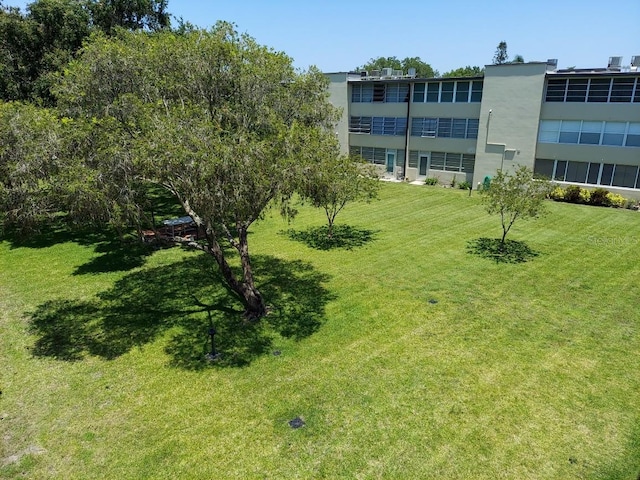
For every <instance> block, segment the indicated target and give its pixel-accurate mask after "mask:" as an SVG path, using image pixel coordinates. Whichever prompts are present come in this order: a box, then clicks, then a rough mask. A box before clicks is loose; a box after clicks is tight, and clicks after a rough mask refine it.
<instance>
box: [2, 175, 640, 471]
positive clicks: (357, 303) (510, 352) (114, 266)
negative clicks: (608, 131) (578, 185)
mask: <svg viewBox="0 0 640 480" xmlns="http://www.w3.org/2000/svg"><path fill="white" fill-rule="evenodd" d="M548 206H549V210H550V213H549V215H548V216H546V217H544V218H543V219H540V220H537V221H533V222H522V223H516V224H515V226H514V228H513V230H512V233H510V238H512V239H514V240H519V241H523V242H526V244H527V245H528V246H529V247H530V248H531V249H533V250H534V251H536V252H538V254H539V255H538V256H537V257H535V258H533V259H532V260H530V261H528V262H526V263H496V262H494V261H491V260H488V259H486V258H481V257H479V256H475V255H471V254H469V253H468V252H467V243H468V242H469V241H471V240H474V239H477V238H480V237H498V236H499V234H500V224H499V219H498V218H497V217H489V216H488V215H486V214H485V213H484V210H483V207H482V205H481V204H480V202H479V198H478V197H477V196H475V194H474V196H473V197H468V196H467V194H466V193H465V192H463V191H458V190H450V189H442V188H438V187H425V186H412V185H404V184H385V185H384V186H383V188H382V191H381V199H380V200H379V201H376V202H374V203H372V204H370V205H352V206H349V207H347V210H346V211H345V212H344V213H343V214H342V215H341V216H339V217H338V222H339V223H342V224H348V225H350V226H353V227H358V228H361V229H365V230H369V231H372V232H373V237H372V240H370V241H369V242H368V243H366V244H365V245H364V246H362V247H358V248H354V249H352V250H342V249H334V250H324V251H322V250H315V249H312V248H309V247H308V246H306V245H305V244H304V243H301V242H299V241H295V240H292V239H291V238H290V237H289V236H287V235H286V234H285V233H284V232H285V231H286V230H288V229H290V228H293V229H295V230H305V229H307V228H309V227H312V226H318V225H321V224H322V223H323V214H322V212H320V211H317V210H311V209H309V208H307V207H303V208H302V209H301V212H300V215H299V217H298V218H297V219H296V221H295V222H294V223H293V224H291V225H287V224H286V223H285V222H284V221H283V220H281V219H280V218H279V217H278V216H277V215H276V214H275V213H274V214H273V215H272V216H268V218H266V219H265V220H264V221H262V222H261V223H260V224H258V225H256V226H255V228H254V229H253V234H252V236H251V239H250V242H251V248H252V251H253V253H254V255H255V267H256V271H257V272H256V273H257V276H258V280H259V282H260V285H261V286H262V290H263V291H264V292H265V294H266V295H267V296H268V299H269V301H270V303H272V304H273V305H274V311H273V313H272V314H271V315H269V317H267V319H265V320H263V321H262V322H261V323H260V324H259V325H252V326H245V325H242V324H241V323H240V322H239V320H238V318H237V315H235V314H234V313H233V310H234V309H238V308H239V306H238V305H237V304H234V303H233V302H232V301H230V300H229V297H228V295H227V293H226V292H225V291H224V289H222V288H220V287H219V286H218V285H217V284H214V285H211V279H214V281H215V278H217V277H216V275H215V273H214V272H213V270H212V269H211V265H210V264H209V262H208V261H206V259H204V258H203V257H202V256H200V255H197V254H194V253H190V252H186V251H183V250H181V249H179V248H172V249H164V250H158V251H155V252H148V251H144V250H142V249H139V248H132V249H123V248H122V247H121V246H119V245H117V243H114V242H112V241H109V239H105V238H101V237H100V236H95V235H94V236H86V235H85V236H79V235H78V236H76V237H75V240H71V237H70V236H68V235H66V234H64V233H58V234H51V235H48V236H45V237H42V238H39V239H37V240H36V241H32V242H30V243H25V244H20V243H15V242H10V241H4V242H2V243H0V306H1V307H2V308H1V309H0V362H1V368H0V390H2V394H1V395H0V478H8V479H13V478H29V479H50V478H59V479H69V478H73V479H76V478H77V479H88V478H110V479H111V478H113V479H129V478H130V479H144V478H150V479H162V478H167V479H174V478H189V479H190V478H202V479H210V478H230V479H233V478H242V479H253V478H256V479H258V478H270V479H276V478H278V479H279V478H282V479H292V478H301V479H308V478H329V479H335V478H359V479H370V478H387V479H404V478H406V479H415V478H443V479H468V478H473V479H500V478H504V479H571V478H576V479H603V480H605V479H607V480H608V479H628V480H636V479H637V477H638V474H639V473H640V331H639V326H640V313H639V309H638V307H639V303H640V273H639V272H640V214H638V213H636V212H632V211H628V210H614V209H605V208H597V207H588V206H579V205H569V204H557V203H549V205H548ZM123 255H124V256H126V258H123ZM195 299H198V301H199V302H201V303H207V304H213V305H215V308H216V310H215V311H213V315H212V318H213V320H214V321H215V323H216V328H217V329H218V332H219V333H218V336H217V342H218V348H219V349H220V350H223V351H224V356H223V357H222V359H221V361H219V362H218V363H216V364H213V365H209V364H207V363H206V362H203V361H202V357H203V354H204V353H206V351H207V348H208V344H207V328H208V317H207V314H206V313H205V312H204V311H203V310H202V308H201V307H199V306H198V304H197V302H196V300H195ZM274 353H276V354H274ZM278 353H279V354H278ZM297 416H300V417H301V418H302V419H303V420H304V422H305V423H306V425H305V426H304V427H303V428H300V429H292V428H291V427H290V426H289V425H288V421H289V420H291V419H293V418H295V417H297Z"/></svg>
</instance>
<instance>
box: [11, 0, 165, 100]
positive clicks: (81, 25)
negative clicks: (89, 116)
mask: <svg viewBox="0 0 640 480" xmlns="http://www.w3.org/2000/svg"><path fill="white" fill-rule="evenodd" d="M166 8H167V1H166V0H35V1H34V2H32V3H30V4H29V5H28V8H27V12H26V13H22V12H21V11H20V10H19V9H17V8H12V7H4V6H2V4H0V100H5V101H8V100H26V101H35V102H38V103H43V104H46V105H52V104H53V103H54V98H53V96H52V95H51V92H50V88H51V86H52V85H54V84H55V81H56V76H57V75H58V74H59V73H60V72H62V70H63V69H64V67H65V65H66V64H67V63H68V62H69V61H70V60H71V59H72V58H73V57H74V56H75V54H76V53H77V52H78V50H79V49H80V47H81V46H82V43H83V42H84V41H85V40H87V39H88V38H89V36H90V34H91V33H92V32H95V33H98V32H101V33H104V34H107V35H112V34H114V33H115V31H116V29H117V28H124V29H130V30H151V31H157V30H160V29H163V28H167V27H169V25H170V22H169V15H168V13H167V12H166Z"/></svg>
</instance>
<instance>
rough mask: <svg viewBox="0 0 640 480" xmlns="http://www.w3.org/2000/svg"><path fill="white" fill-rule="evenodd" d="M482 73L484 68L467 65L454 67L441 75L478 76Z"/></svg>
mask: <svg viewBox="0 0 640 480" xmlns="http://www.w3.org/2000/svg"><path fill="white" fill-rule="evenodd" d="M482 75H484V68H480V67H477V66H473V67H472V66H470V65H467V66H466V67H461V68H456V69H455V70H451V71H450V72H445V73H443V74H442V76H443V77H480V76H482Z"/></svg>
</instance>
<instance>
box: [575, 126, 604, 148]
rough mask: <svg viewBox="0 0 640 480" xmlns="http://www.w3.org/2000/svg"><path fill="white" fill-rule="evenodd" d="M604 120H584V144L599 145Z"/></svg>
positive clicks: (581, 136)
mask: <svg viewBox="0 0 640 480" xmlns="http://www.w3.org/2000/svg"><path fill="white" fill-rule="evenodd" d="M602 125H603V122H582V129H581V130H580V142H579V143H581V144H583V145H599V144H600V134H601V133H602Z"/></svg>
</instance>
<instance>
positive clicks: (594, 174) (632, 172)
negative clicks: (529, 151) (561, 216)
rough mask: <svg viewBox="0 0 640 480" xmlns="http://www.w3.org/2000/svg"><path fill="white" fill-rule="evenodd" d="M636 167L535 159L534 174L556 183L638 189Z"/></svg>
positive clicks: (639, 184) (639, 182)
mask: <svg viewBox="0 0 640 480" xmlns="http://www.w3.org/2000/svg"><path fill="white" fill-rule="evenodd" d="M638 170H639V167H638V166H637V165H620V164H612V163H593V162H591V163H589V162H575V161H567V160H548V159H536V163H535V166H534V172H535V173H536V174H537V175H541V176H544V177H545V178H549V179H550V180H555V181H558V182H572V183H581V184H585V185H594V186H606V187H623V188H640V180H639V179H638V174H639V173H640V172H639V171H638Z"/></svg>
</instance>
